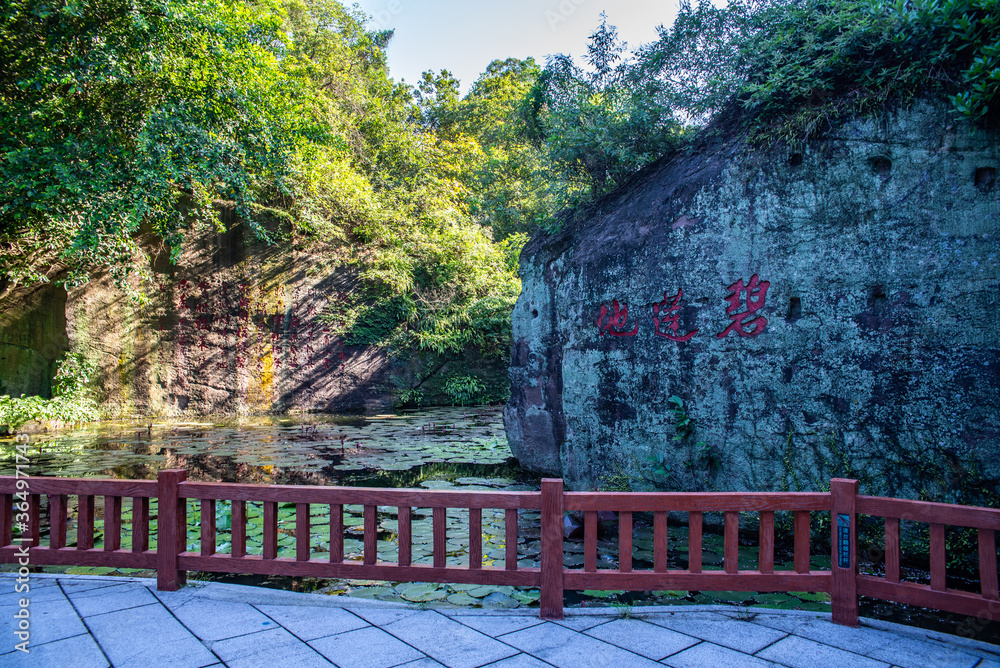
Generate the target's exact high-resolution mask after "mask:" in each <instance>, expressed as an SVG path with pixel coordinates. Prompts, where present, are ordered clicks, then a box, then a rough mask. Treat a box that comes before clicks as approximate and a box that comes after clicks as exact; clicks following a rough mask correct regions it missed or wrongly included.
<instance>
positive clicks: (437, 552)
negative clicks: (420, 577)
mask: <svg viewBox="0 0 1000 668" xmlns="http://www.w3.org/2000/svg"><path fill="white" fill-rule="evenodd" d="M447 511H448V509H447V508H435V509H434V568H444V567H445V565H446V564H445V553H444V551H445V544H446V543H447V540H448V537H447V536H446V535H445V522H447V519H448V518H447V515H446V513H447Z"/></svg>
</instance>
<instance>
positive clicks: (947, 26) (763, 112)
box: [636, 0, 1000, 141]
mask: <svg viewBox="0 0 1000 668" xmlns="http://www.w3.org/2000/svg"><path fill="white" fill-rule="evenodd" d="M998 22H1000V12H998V11H997V3H996V2H995V0H945V1H941V0H913V1H909V0H896V1H892V2H890V1H888V0H792V1H786V0H764V1H762V2H755V1H752V0H734V1H733V2H730V3H728V4H727V5H726V6H725V7H722V8H717V7H715V6H714V5H712V4H711V3H710V2H708V1H707V0H702V1H701V2H699V3H698V4H697V5H692V4H691V3H690V2H684V3H682V5H681V10H680V13H679V15H678V17H677V19H676V21H675V23H674V25H673V26H672V28H671V29H669V30H668V29H663V28H661V30H660V39H659V40H658V41H657V42H656V43H654V44H651V45H648V46H646V47H644V48H643V49H641V50H640V53H639V54H638V56H637V65H636V72H637V76H639V77H640V78H642V79H644V80H661V81H664V82H666V88H667V92H666V97H667V98H668V99H670V100H671V101H672V102H673V104H674V105H675V108H677V109H679V110H682V111H683V112H684V113H686V114H687V115H689V117H691V118H692V119H695V120H700V121H706V120H709V119H710V118H712V117H713V116H715V115H717V114H718V113H719V112H720V111H721V110H723V109H725V108H726V107H727V106H728V105H731V104H733V103H735V104H736V106H737V107H738V108H739V109H741V110H743V111H744V112H746V113H745V115H744V120H745V121H746V125H745V126H744V127H745V129H746V131H747V132H749V133H750V134H751V136H753V137H754V138H756V139H763V140H773V139H785V140H790V141H796V140H800V139H803V138H808V137H810V136H814V135H816V134H818V133H819V132H820V131H822V130H823V129H825V128H827V127H828V126H829V124H831V123H833V122H835V121H836V120H838V119H840V118H843V117H845V116H847V115H850V114H863V113H867V112H871V111H874V110H876V109H878V108H879V107H880V106H881V105H882V104H884V103H885V102H886V101H889V100H894V101H899V102H906V101H908V100H910V99H912V98H913V97H914V96H916V95H920V94H924V93H931V94H935V95H948V96H950V97H951V99H952V101H953V102H954V105H955V108H956V110H957V111H958V112H960V113H962V114H964V115H966V116H968V117H970V118H972V119H974V120H976V121H989V120H991V119H992V120H994V121H995V119H996V116H995V114H996V113H997V95H998V93H1000V46H998V44H997V40H996V36H997V34H998V32H1000V23H998Z"/></svg>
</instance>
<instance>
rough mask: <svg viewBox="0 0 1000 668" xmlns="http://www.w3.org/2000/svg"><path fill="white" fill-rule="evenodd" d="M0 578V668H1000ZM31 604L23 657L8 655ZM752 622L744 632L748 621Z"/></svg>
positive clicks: (620, 628)
mask: <svg viewBox="0 0 1000 668" xmlns="http://www.w3.org/2000/svg"><path fill="white" fill-rule="evenodd" d="M15 584H16V581H15V576H14V575H13V574H8V573H5V574H2V575H0V666H4V668H16V667H20V666H30V667H37V668H41V667H43V666H52V667H54V668H91V667H94V668H103V667H105V666H108V665H113V666H116V667H120V668H131V667H133V666H134V667H137V668H161V667H165V668H166V667H169V668H174V667H176V668H201V667H203V666H206V667H207V666H230V667H231V668H244V667H254V666H261V667H264V668H281V667H282V666H289V667H295V668H300V667H301V668H308V667H310V666H330V665H331V664H333V665H337V666H341V667H342V668H388V667H389V666H401V667H402V666H405V667H406V668H428V667H430V666H442V665H443V666H449V667H450V668H478V667H479V666H490V667H492V668H519V667H524V668H535V667H539V668H540V667H544V666H560V667H566V668H569V667H573V668H576V667H590V666H593V667H595V668H618V667H623V668H630V667H633V666H634V667H636V668H642V667H644V666H664V665H666V666H673V667H674V668H688V667H694V666H710V667H718V666H722V667H724V668H743V667H747V668H756V667H763V666H791V667H793V668H798V667H803V668H825V667H827V666H830V667H834V666H835V667H836V668H855V667H858V668H867V667H868V666H871V667H875V666H885V667H888V666H901V667H903V668H930V667H932V666H949V667H950V666H961V667H963V668H973V667H974V666H976V667H980V668H986V667H993V668H1000V646H996V645H990V644H987V643H981V642H976V641H971V640H965V639H962V638H959V637H956V636H949V635H946V634H942V633H936V632H933V631H926V630H923V629H917V628H910V627H906V626H901V625H898V624H891V623H888V622H880V621H873V620H862V626H861V627H860V628H857V629H850V628H845V627H841V626H836V625H834V624H832V623H831V622H830V621H829V617H830V616H829V614H822V613H809V612H797V611H777V610H766V611H760V612H758V611H757V610H752V611H749V612H750V614H741V612H740V611H737V610H734V609H733V608H731V607H723V606H690V607H683V608H679V607H672V608H669V607H656V608H653V607H641V608H635V609H634V610H633V611H632V613H631V615H630V616H626V614H624V612H623V611H622V609H601V610H596V609H589V610H575V609H574V610H567V614H566V618H565V619H564V620H562V621H559V622H546V621H543V620H540V619H539V618H538V612H537V611H521V610H472V609H425V608H421V607H416V606H405V605H401V604H393V603H381V602H377V601H362V600H358V599H349V598H347V597H336V596H324V595H317V594H299V593H294V592H287V591H277V590H271V589H262V588H257V587H246V586H240V585H228V584H220V583H206V582H192V583H191V584H189V585H188V586H187V587H185V588H183V589H182V590H181V591H177V592H158V591H156V582H155V581H154V580H148V579H140V578H121V577H99V576H72V575H32V576H31V579H30V582H29V584H30V587H31V591H30V592H29V593H28V594H23V593H22V594H18V593H16V592H15V591H14V587H15ZM25 597H27V598H30V605H29V607H28V610H29V614H30V616H29V620H30V627H29V632H30V634H31V635H30V644H29V645H28V647H29V649H30V653H28V654H25V653H23V652H20V651H17V650H15V649H14V645H15V644H16V643H17V642H18V639H17V637H16V636H15V630H16V627H15V624H16V622H17V620H16V619H15V618H14V614H15V613H17V612H18V610H19V599H20V598H25ZM754 612H756V613H757V614H756V615H755V616H753V618H752V619H747V618H748V617H750V616H751V614H752V613H754Z"/></svg>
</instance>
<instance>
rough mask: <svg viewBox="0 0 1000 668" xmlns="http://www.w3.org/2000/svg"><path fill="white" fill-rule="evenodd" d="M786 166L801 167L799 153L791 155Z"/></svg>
mask: <svg viewBox="0 0 1000 668" xmlns="http://www.w3.org/2000/svg"><path fill="white" fill-rule="evenodd" d="M788 164H789V165H791V166H792V167H798V166H799V165H801V164H802V154H801V153H792V154H791V155H790V156H789V157H788Z"/></svg>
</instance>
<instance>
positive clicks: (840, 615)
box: [830, 478, 858, 626]
mask: <svg viewBox="0 0 1000 668" xmlns="http://www.w3.org/2000/svg"><path fill="white" fill-rule="evenodd" d="M857 495H858V481H857V480H847V479H845V478H834V479H833V480H831V481H830V512H831V514H832V516H833V517H832V520H833V521H832V525H833V536H832V539H831V543H832V547H833V550H832V562H833V563H832V564H831V566H830V569H831V571H832V573H833V588H832V591H831V592H830V598H831V599H832V603H833V623H834V624H843V625H844V626H857V625H858V527H857V515H856V514H855V503H856V499H857Z"/></svg>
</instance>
